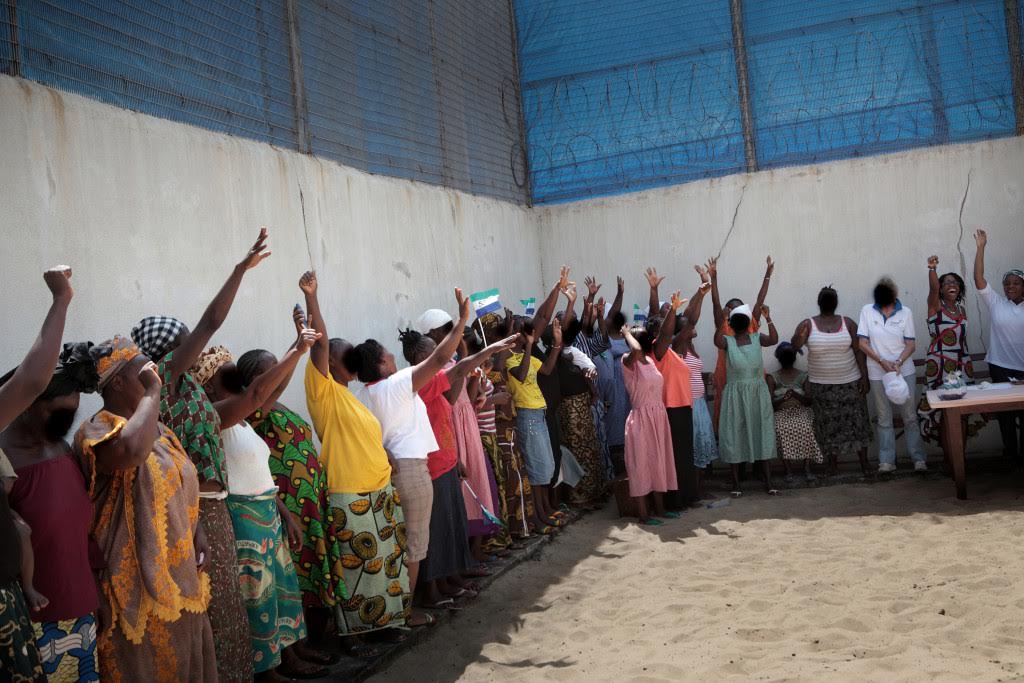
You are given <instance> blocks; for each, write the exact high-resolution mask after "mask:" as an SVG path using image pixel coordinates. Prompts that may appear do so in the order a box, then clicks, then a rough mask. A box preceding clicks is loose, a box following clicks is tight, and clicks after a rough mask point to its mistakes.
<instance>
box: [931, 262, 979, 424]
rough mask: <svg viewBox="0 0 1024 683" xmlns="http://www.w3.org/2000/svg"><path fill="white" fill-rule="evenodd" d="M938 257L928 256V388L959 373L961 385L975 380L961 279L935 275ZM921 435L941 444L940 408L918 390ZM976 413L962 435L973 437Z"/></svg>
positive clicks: (955, 276)
mask: <svg viewBox="0 0 1024 683" xmlns="http://www.w3.org/2000/svg"><path fill="white" fill-rule="evenodd" d="M938 267H939V257H938V256H931V257H929V258H928V333H929V335H931V339H932V341H931V344H929V345H928V360H927V362H926V363H925V366H924V378H925V382H926V383H927V384H928V388H929V389H939V388H941V387H942V384H943V383H944V382H945V381H946V380H947V378H949V377H950V376H952V375H953V373H957V372H959V373H960V381H961V382H963V383H964V384H973V383H974V365H973V364H972V363H971V354H970V353H969V352H968V350H967V308H966V307H965V306H964V293H965V292H966V288H965V287H964V281H963V279H962V278H961V277H960V276H959V275H957V274H956V273H946V274H945V275H942V276H941V277H940V276H939V275H938V274H937V269H938ZM917 417H918V423H919V424H920V425H921V438H922V439H924V440H925V441H928V442H931V443H933V444H938V443H940V438H941V437H940V435H939V428H940V426H941V425H942V411H941V410H933V409H932V407H931V406H929V405H928V393H927V392H926V391H922V392H921V401H920V403H919V404H918V407H917ZM984 424H985V423H984V421H983V420H982V419H981V418H980V417H979V416H976V415H975V416H972V418H971V419H969V420H968V421H967V429H966V430H965V432H964V433H965V436H973V435H975V434H977V433H978V430H979V429H980V428H981V427H982V426H983V425H984Z"/></svg>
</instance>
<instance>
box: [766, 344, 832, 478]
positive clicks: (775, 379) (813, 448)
mask: <svg viewBox="0 0 1024 683" xmlns="http://www.w3.org/2000/svg"><path fill="white" fill-rule="evenodd" d="M797 353H798V352H797V350H796V349H795V348H794V347H793V345H792V344H790V343H789V342H782V343H781V344H779V345H778V346H777V347H776V348H775V358H776V359H777V360H778V361H779V364H780V365H781V366H782V367H781V368H779V369H778V370H776V371H775V372H773V373H771V374H770V375H768V376H767V377H766V378H765V381H766V382H767V383H768V390H769V391H771V392H772V407H774V408H775V441H776V443H777V444H778V449H779V455H780V456H782V463H783V465H784V466H785V468H786V481H787V482H791V481H793V473H792V471H791V469H790V463H791V462H793V461H796V462H799V461H801V460H802V461H803V463H804V478H805V479H806V480H807V481H809V482H811V481H816V480H817V477H816V476H815V475H814V473H813V472H811V463H812V462H813V463H815V464H818V465H820V464H821V463H822V462H823V460H824V457H823V456H822V453H821V448H819V447H818V440H817V439H816V438H815V437H814V410H813V409H812V408H811V397H810V396H809V395H808V392H807V373H806V372H804V371H802V370H798V369H797V368H795V367H793V366H794V364H795V363H796V356H797Z"/></svg>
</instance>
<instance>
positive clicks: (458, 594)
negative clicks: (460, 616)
mask: <svg viewBox="0 0 1024 683" xmlns="http://www.w3.org/2000/svg"><path fill="white" fill-rule="evenodd" d="M478 595H480V593H479V591H475V590H473V589H472V588H469V587H468V586H467V587H466V588H460V589H459V590H457V591H455V592H454V593H452V594H451V595H449V596H448V597H450V598H451V599H452V600H456V599H458V600H472V599H473V598H475V597H476V596H478Z"/></svg>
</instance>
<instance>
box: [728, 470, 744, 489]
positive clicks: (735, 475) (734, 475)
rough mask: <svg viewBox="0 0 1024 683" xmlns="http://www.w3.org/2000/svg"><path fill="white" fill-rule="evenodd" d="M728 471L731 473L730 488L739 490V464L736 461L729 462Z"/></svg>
mask: <svg viewBox="0 0 1024 683" xmlns="http://www.w3.org/2000/svg"><path fill="white" fill-rule="evenodd" d="M729 472H730V473H731V474H732V490H733V492H739V491H741V490H742V489H740V466H739V464H738V463H729Z"/></svg>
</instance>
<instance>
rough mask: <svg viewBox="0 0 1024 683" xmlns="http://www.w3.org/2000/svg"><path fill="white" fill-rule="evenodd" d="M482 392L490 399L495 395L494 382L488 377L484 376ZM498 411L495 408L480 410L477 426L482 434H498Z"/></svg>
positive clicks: (477, 415) (477, 414) (477, 416)
mask: <svg viewBox="0 0 1024 683" xmlns="http://www.w3.org/2000/svg"><path fill="white" fill-rule="evenodd" d="M480 390H481V391H483V392H484V395H485V396H487V398H490V397H491V395H492V394H493V393H494V382H492V381H491V380H490V379H489V378H488V377H487V375H484V376H483V379H481V380H480ZM496 413H497V411H496V409H495V408H494V406H490V407H488V408H483V409H481V410H478V411H477V413H476V424H477V427H478V428H479V429H480V433H481V434H497V433H498V424H497V421H496Z"/></svg>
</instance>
